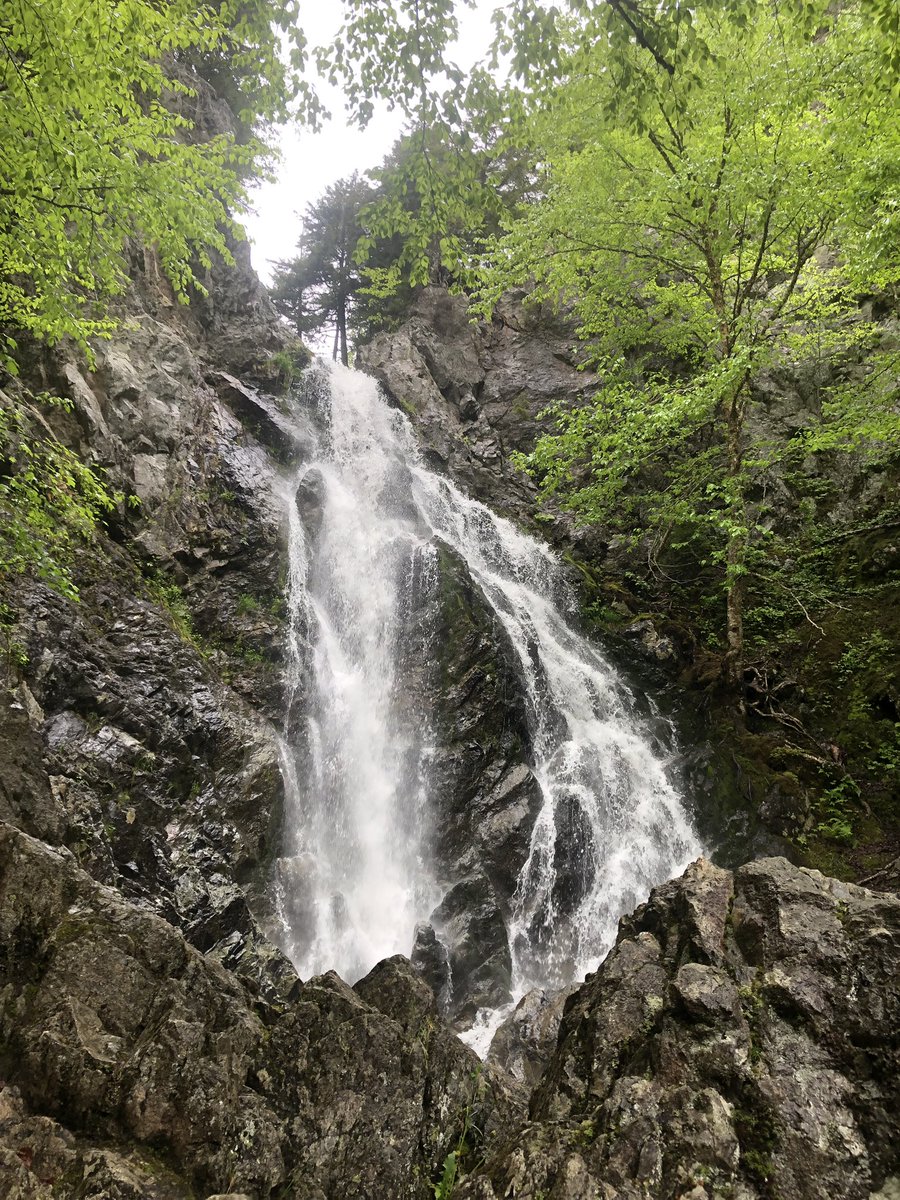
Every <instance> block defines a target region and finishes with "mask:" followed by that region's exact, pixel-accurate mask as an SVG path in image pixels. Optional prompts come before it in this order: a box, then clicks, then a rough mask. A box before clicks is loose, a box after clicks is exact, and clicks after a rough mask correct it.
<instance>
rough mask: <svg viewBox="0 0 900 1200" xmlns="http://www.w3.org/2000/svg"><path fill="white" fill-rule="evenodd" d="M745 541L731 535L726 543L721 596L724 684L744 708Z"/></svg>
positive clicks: (739, 705)
mask: <svg viewBox="0 0 900 1200" xmlns="http://www.w3.org/2000/svg"><path fill="white" fill-rule="evenodd" d="M745 548H746V542H745V539H744V537H743V535H742V536H740V537H736V536H734V535H732V536H731V537H730V538H729V540H728V553H727V559H726V562H727V569H728V575H729V582H728V587H727V591H726V594H725V606H726V614H727V637H728V652H727V654H726V655H725V682H726V683H727V684H728V686H729V688H730V689H731V690H732V691H733V692H734V693H735V694H736V695H737V697H738V707H739V708H740V709H741V710H742V711H743V707H744V576H743V575H742V574H740V573H739V572H740V571H741V569H742V567H743V565H744V550H745Z"/></svg>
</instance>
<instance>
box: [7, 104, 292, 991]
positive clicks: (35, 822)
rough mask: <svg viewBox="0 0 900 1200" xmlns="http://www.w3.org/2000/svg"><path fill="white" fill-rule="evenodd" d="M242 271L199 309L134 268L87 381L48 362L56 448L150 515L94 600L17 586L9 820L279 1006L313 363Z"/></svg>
mask: <svg viewBox="0 0 900 1200" xmlns="http://www.w3.org/2000/svg"><path fill="white" fill-rule="evenodd" d="M209 118H210V120H213V119H216V114H215V112H214V111H212V110H211V112H210V114H209ZM237 258H238V264H237V266H236V267H235V268H230V269H225V268H224V266H223V265H222V264H218V265H216V266H214V267H212V268H210V276H209V279H208V280H207V283H208V284H209V286H210V288H211V292H210V296H209V297H207V298H206V299H205V300H201V301H199V302H198V303H197V304H195V305H191V306H189V307H187V308H185V307H184V306H182V305H179V304H176V303H175V301H174V298H173V296H172V294H171V290H170V288H169V286H168V284H167V283H166V281H165V279H164V278H163V277H162V274H161V272H160V269H159V264H158V262H157V261H156V259H155V257H154V255H153V254H152V253H151V252H150V251H142V250H140V249H135V250H134V253H133V255H132V261H131V264H130V265H131V270H132V286H131V288H130V291H129V293H128V294H127V296H125V297H123V299H122V301H121V305H122V311H121V313H120V315H121V317H122V324H121V325H120V327H119V328H118V329H117V330H116V331H115V333H114V335H113V337H112V338H111V339H109V340H108V341H106V342H103V343H101V345H100V347H99V348H98V351H97V358H96V362H95V364H94V366H93V369H88V367H87V365H86V364H85V363H84V362H81V361H78V360H76V359H75V358H73V357H70V356H69V355H68V354H67V352H66V351H64V350H62V351H59V352H57V353H55V354H53V355H49V354H48V355H47V356H45V358H44V359H42V360H41V361H39V362H38V361H36V362H35V363H34V364H32V366H33V373H34V376H35V378H34V379H33V380H32V383H33V385H34V386H37V385H38V383H39V384H40V386H42V387H47V386H49V387H51V388H53V389H54V390H55V391H57V392H58V393H59V394H61V395H64V396H66V397H68V398H69V399H70V401H71V405H72V408H71V412H66V411H63V410H62V409H54V410H52V412H51V413H50V418H49V419H50V421H51V422H52V424H53V428H54V432H55V433H56V435H57V437H59V439H60V440H61V441H63V442H64V443H65V444H66V445H68V446H70V447H71V448H72V449H73V450H75V451H76V452H77V453H78V454H79V455H80V456H81V457H82V458H83V459H84V460H85V461H87V462H90V463H93V464H99V465H101V466H102V467H103V469H104V470H105V471H106V472H107V475H108V477H109V480H110V483H111V485H112V486H113V487H114V488H116V489H120V490H121V491H122V492H123V493H124V494H126V495H128V496H130V497H132V499H133V501H134V503H129V504H123V505H121V506H120V508H119V509H118V510H117V511H116V512H114V513H112V514H111V515H110V518H109V521H108V526H107V528H106V529H103V530H101V531H98V536H97V537H96V539H95V541H94V543H93V544H92V545H91V546H87V545H85V546H83V547H79V550H78V555H77V563H76V583H77V585H78V588H79V592H80V598H79V600H78V601H77V602H76V601H73V600H69V599H65V598H63V597H61V596H60V595H58V594H56V593H54V592H52V591H50V590H49V589H48V588H47V587H45V586H43V585H41V584H40V583H38V582H34V581H26V580H20V581H17V586H16V587H15V589H13V588H8V587H3V588H2V589H0V590H2V593H3V594H2V595H0V600H2V601H3V602H4V603H5V604H6V605H7V607H8V609H9V610H11V611H12V613H13V616H14V625H13V629H12V631H11V636H12V637H13V638H14V640H15V642H16V643H17V645H18V646H19V647H20V648H21V651H22V653H23V654H24V657H25V662H24V665H23V666H22V668H21V670H18V669H17V670H15V671H12V672H10V670H9V663H6V662H4V664H3V668H2V669H3V671H4V675H5V676H6V677H8V678H6V682H11V683H12V685H13V687H12V693H11V694H10V695H8V696H7V695H3V696H0V746H2V747H3V748H2V749H0V819H2V820H6V821H9V822H10V823H12V824H14V825H16V826H18V827H19V828H21V829H23V830H25V831H26V832H28V833H30V834H32V835H34V836H36V837H39V838H42V839H43V840H45V841H47V842H48V843H50V844H51V845H57V846H63V847H66V848H68V849H69V850H70V851H71V852H72V853H73V854H74V855H75V856H76V859H77V860H78V861H79V863H80V864H81V865H82V866H83V867H84V868H85V869H86V870H87V871H89V872H90V873H91V874H92V875H93V876H94V878H95V879H97V880H98V881H100V882H103V883H106V884H109V885H110V886H113V887H116V888H118V889H119V890H120V891H121V892H122V893H123V894H124V895H125V896H127V897H128V898H129V899H132V900H134V901H135V902H137V903H140V904H142V905H143V906H144V907H145V908H146V909H147V910H148V911H151V912H154V913H156V914H158V915H160V916H163V917H165V918H166V920H168V921H171V922H173V923H175V924H176V925H178V927H179V928H180V929H181V930H182V931H183V932H184V933H185V934H186V936H187V937H188V938H189V939H190V941H191V942H192V944H194V945H195V946H197V947H198V948H200V949H201V950H211V949H213V948H216V952H217V953H218V954H219V956H220V958H221V959H222V961H227V963H228V964H229V966H230V967H231V968H233V969H234V970H236V971H238V972H239V973H241V974H244V975H246V977H247V978H248V979H251V980H253V981H254V982H255V985H257V986H259V987H261V988H263V990H264V991H267V992H268V993H270V994H272V995H275V994H278V992H279V990H280V988H281V985H282V982H283V970H282V964H280V963H279V962H278V956H277V955H276V954H273V951H272V947H271V946H270V945H269V943H268V940H267V938H266V936H265V935H264V933H263V929H266V931H269V930H270V928H271V922H272V914H271V911H270V902H269V876H270V871H271V863H272V860H273V859H274V858H275V856H276V855H277V853H278V849H279V844H280V839H281V806H282V782H281V776H280V770H279V753H278V742H277V732H276V731H277V728H278V726H279V725H280V723H281V720H282V709H283V682H282V674H283V672H282V667H283V656H284V650H283V644H284V601H283V591H284V588H283V561H284V553H283V536H282V523H283V519H284V513H283V508H282V505H281V503H280V501H279V497H278V487H279V481H280V477H281V474H282V472H283V471H284V470H285V469H286V468H285V464H286V463H287V462H288V461H289V460H291V461H292V460H293V459H294V457H295V456H296V454H297V453H298V452H301V451H300V448H299V447H298V445H297V444H296V442H295V440H294V438H293V426H292V423H291V420H290V419H289V417H288V416H287V415H286V413H285V411H284V406H285V401H284V400H283V399H279V394H281V393H283V391H284V389H283V386H282V384H283V379H282V378H281V376H280V374H279V372H280V371H281V370H282V368H281V367H276V365H275V362H276V361H277V362H279V363H282V362H284V361H287V360H288V359H290V358H291V356H293V360H294V361H295V362H296V363H297V364H298V365H299V364H301V363H302V362H303V361H305V358H306V354H305V352H304V351H303V350H302V348H301V347H299V345H298V344H297V343H296V342H295V341H293V340H292V339H291V337H290V335H289V334H287V333H286V332H285V330H284V329H283V328H282V327H281V325H280V324H279V322H278V320H277V318H276V315H275V313H274V310H273V309H272V308H271V305H270V304H269V302H268V299H267V298H266V294H265V291H264V290H263V289H262V288H261V286H260V284H259V282H258V280H257V279H256V277H255V275H254V274H253V272H252V270H251V268H250V263H249V258H248V257H247V255H246V254H241V253H240V252H238V253H237ZM277 356H280V357H277Z"/></svg>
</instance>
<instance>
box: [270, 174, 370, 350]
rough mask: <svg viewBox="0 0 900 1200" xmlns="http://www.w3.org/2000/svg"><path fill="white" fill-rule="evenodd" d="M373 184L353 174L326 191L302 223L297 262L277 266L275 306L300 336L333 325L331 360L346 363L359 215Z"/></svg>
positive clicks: (358, 281) (357, 281) (358, 283)
mask: <svg viewBox="0 0 900 1200" xmlns="http://www.w3.org/2000/svg"><path fill="white" fill-rule="evenodd" d="M373 191H374V189H373V188H372V185H371V184H369V183H367V182H366V181H365V180H364V179H361V178H360V176H359V175H358V174H354V175H352V176H351V177H350V178H349V179H341V180H339V181H338V182H337V183H335V184H333V185H332V186H331V187H329V188H328V189H327V190H326V191H325V193H324V194H323V195H322V196H321V197H320V198H319V199H318V200H317V201H315V203H313V204H309V205H307V208H306V213H305V215H304V218H303V232H302V234H301V237H300V242H299V250H300V254H299V256H298V257H297V258H295V259H293V260H291V261H290V262H283V263H279V264H278V267H277V269H276V272H275V281H274V285H273V299H274V302H275V307H276V308H277V309H278V310H279V312H281V313H282V314H283V315H284V316H286V317H288V318H289V319H290V320H291V321H292V322H293V324H294V327H295V328H296V330H297V332H298V333H299V334H301V336H302V335H304V334H308V333H312V332H313V331H315V330H319V329H322V328H323V327H324V326H326V325H333V326H334V331H335V333H334V355H333V357H334V358H335V359H337V357H338V355H340V359H341V362H343V364H344V366H346V365H347V363H348V360H349V349H348V338H347V330H348V325H349V323H350V320H351V316H352V309H353V305H354V302H355V299H356V297H357V295H358V292H359V289H360V288H361V287H362V285H363V279H362V276H361V274H360V271H359V268H358V266H357V264H356V261H355V257H354V256H355V252H356V246H357V243H358V241H359V239H360V237H361V236H362V226H361V224H360V213H361V211H362V209H363V208H364V207H365V205H366V204H367V203H369V202H370V201H371V199H372V195H373Z"/></svg>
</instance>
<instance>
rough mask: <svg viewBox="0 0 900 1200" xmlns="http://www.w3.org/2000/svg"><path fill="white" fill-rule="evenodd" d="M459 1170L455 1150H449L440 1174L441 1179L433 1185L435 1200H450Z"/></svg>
mask: <svg viewBox="0 0 900 1200" xmlns="http://www.w3.org/2000/svg"><path fill="white" fill-rule="evenodd" d="M458 1169H459V1155H458V1153H457V1151H456V1150H451V1151H450V1153H449V1154H448V1155H447V1157H446V1158H445V1159H444V1167H443V1170H442V1172H441V1177H440V1179H439V1180H438V1182H437V1183H436V1184H435V1185H434V1195H435V1200H450V1196H451V1195H452V1193H453V1188H454V1186H455V1184H456V1175H457V1171H458Z"/></svg>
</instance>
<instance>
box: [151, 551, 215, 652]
mask: <svg viewBox="0 0 900 1200" xmlns="http://www.w3.org/2000/svg"><path fill="white" fill-rule="evenodd" d="M145 582H146V587H147V591H148V592H149V594H150V596H151V598H152V599H153V600H154V601H155V602H156V603H157V604H158V605H159V606H160V607H161V608H163V609H164V610H165V611H166V613H167V614H168V616H169V620H170V621H171V622H172V628H173V629H174V630H175V632H176V633H177V634H178V636H179V637H180V638H181V640H182V641H183V642H187V644H188V645H190V646H193V647H194V649H195V650H197V651H198V652H199V653H200V654H204V655H205V653H206V649H205V647H203V646H202V645H201V643H200V640H199V638H198V636H197V633H196V630H195V629H194V618H193V615H192V613H191V610H190V608H189V607H188V603H187V600H186V599H185V596H184V592H182V590H181V588H180V587H179V586H178V584H177V583H176V582H175V580H174V579H170V578H169V577H168V576H167V575H165V574H164V573H163V572H162V571H154V572H153V573H152V574H151V575H149V576H148V577H147V579H146V581H145Z"/></svg>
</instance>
